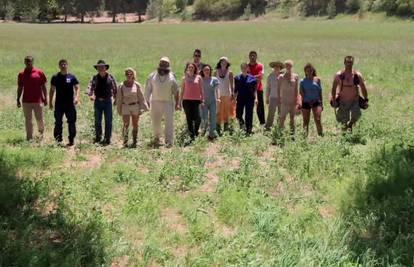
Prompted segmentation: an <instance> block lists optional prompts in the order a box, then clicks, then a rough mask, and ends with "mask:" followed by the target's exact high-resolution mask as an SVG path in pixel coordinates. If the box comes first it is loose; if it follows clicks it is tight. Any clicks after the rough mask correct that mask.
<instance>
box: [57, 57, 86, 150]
mask: <svg viewBox="0 0 414 267" xmlns="http://www.w3.org/2000/svg"><path fill="white" fill-rule="evenodd" d="M68 66H69V64H68V61H67V60H66V59H61V60H60V61H59V69H60V71H59V72H58V73H57V74H55V75H54V76H53V77H52V79H51V81H50V84H51V86H50V93H49V108H50V109H51V110H53V109H54V116H55V129H54V130H53V136H54V138H55V140H56V141H57V142H59V143H60V142H62V139H63V138H62V130H63V127H62V126H63V115H65V116H66V119H67V122H68V131H69V143H68V144H67V146H73V145H74V141H75V137H76V106H77V105H79V104H80V87H79V81H78V79H77V78H76V76H75V75H73V74H71V73H69V71H68ZM55 92H56V100H55V106H54V107H53V96H54V94H55Z"/></svg>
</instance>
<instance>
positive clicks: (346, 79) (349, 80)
mask: <svg viewBox="0 0 414 267" xmlns="http://www.w3.org/2000/svg"><path fill="white" fill-rule="evenodd" d="M354 74H355V75H357V77H358V79H359V84H361V83H363V82H364V78H363V77H362V75H361V73H359V72H357V71H356V72H353V73H350V72H345V71H338V72H337V73H336V74H335V77H334V79H335V81H336V82H337V84H338V87H339V98H340V99H341V100H342V101H353V100H355V98H356V97H357V96H358V86H357V85H355V84H354Z"/></svg>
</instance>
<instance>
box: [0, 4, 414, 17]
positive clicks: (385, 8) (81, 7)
mask: <svg viewBox="0 0 414 267" xmlns="http://www.w3.org/2000/svg"><path fill="white" fill-rule="evenodd" d="M187 6H192V8H191V14H192V17H193V18H195V19H202V20H217V19H235V18H239V17H241V16H243V15H244V16H245V17H246V16H247V17H250V15H253V14H254V15H255V16H256V17H257V16H260V15H262V14H264V13H265V12H266V10H269V9H278V10H281V11H282V14H285V15H286V16H290V14H292V13H295V14H298V15H300V16H328V17H329V18H333V17H335V16H336V15H337V14H339V13H349V14H354V13H363V12H365V11H370V12H385V13H386V14H387V15H389V16H401V17H412V16H413V15H414V0H195V1H193V0H33V1H31V0H0V18H2V19H4V20H16V21H29V22H35V21H47V22H50V21H51V20H53V19H56V18H57V17H58V16H62V17H63V18H64V21H65V22H66V20H67V17H68V16H76V17H78V18H79V19H80V21H81V22H84V18H85V16H86V15H88V16H92V17H93V16H99V15H101V14H102V12H103V11H108V12H109V14H110V15H111V16H112V22H116V21H117V20H116V18H117V15H118V14H120V13H137V14H138V15H139V21H141V16H142V15H144V14H146V15H147V16H148V17H149V18H158V19H159V20H162V18H163V17H165V16H169V15H171V14H181V17H182V18H183V19H186V18H187V17H188V14H189V12H188V9H187Z"/></svg>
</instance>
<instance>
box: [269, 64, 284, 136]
mask: <svg viewBox="0 0 414 267" xmlns="http://www.w3.org/2000/svg"><path fill="white" fill-rule="evenodd" d="M269 66H270V67H271V68H272V69H273V71H272V72H271V73H270V74H269V76H268V77H267V83H266V104H268V105H269V111H268V114H267V120H266V124H265V130H266V131H270V129H271V128H272V126H273V122H274V120H275V113H276V110H277V113H278V114H279V113H280V100H279V98H278V92H277V82H278V80H277V78H278V77H279V75H280V72H281V70H282V69H283V68H284V67H285V64H283V63H282V62H280V61H273V62H270V64H269Z"/></svg>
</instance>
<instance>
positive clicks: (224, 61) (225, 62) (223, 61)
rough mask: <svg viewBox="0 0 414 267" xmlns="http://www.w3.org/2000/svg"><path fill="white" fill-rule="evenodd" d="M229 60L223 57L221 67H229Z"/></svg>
mask: <svg viewBox="0 0 414 267" xmlns="http://www.w3.org/2000/svg"><path fill="white" fill-rule="evenodd" d="M227 64H228V63H227V61H226V60H225V59H222V60H221V61H220V66H221V68H222V69H226V68H227Z"/></svg>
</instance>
